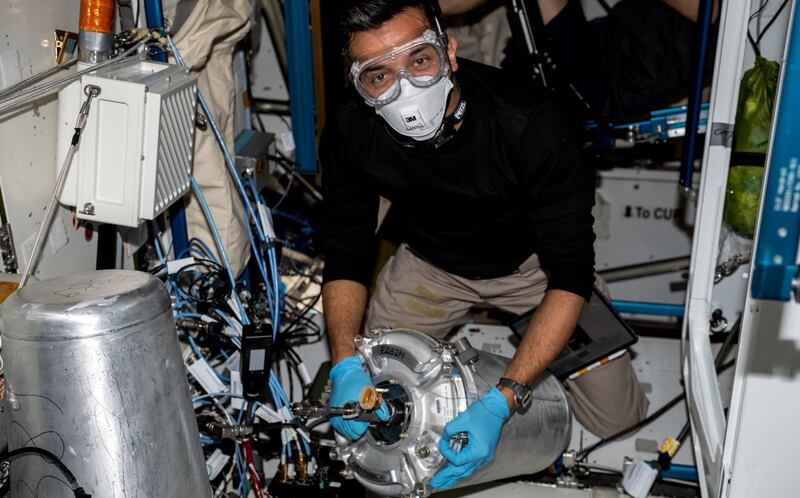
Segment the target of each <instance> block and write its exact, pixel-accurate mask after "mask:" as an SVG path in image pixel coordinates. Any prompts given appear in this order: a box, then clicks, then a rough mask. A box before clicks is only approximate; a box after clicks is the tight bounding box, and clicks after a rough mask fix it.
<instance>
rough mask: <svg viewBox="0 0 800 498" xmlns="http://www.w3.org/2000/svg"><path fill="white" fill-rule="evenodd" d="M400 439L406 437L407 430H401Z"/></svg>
mask: <svg viewBox="0 0 800 498" xmlns="http://www.w3.org/2000/svg"><path fill="white" fill-rule="evenodd" d="M400 439H408V433H407V432H401V433H400Z"/></svg>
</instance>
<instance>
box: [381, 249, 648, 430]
mask: <svg viewBox="0 0 800 498" xmlns="http://www.w3.org/2000/svg"><path fill="white" fill-rule="evenodd" d="M546 288H547V276H546V275H545V273H544V272H543V271H542V269H541V268H540V267H539V261H538V258H536V256H532V257H531V258H530V259H529V260H528V261H526V262H525V263H523V264H522V265H521V266H520V269H519V270H518V271H516V272H514V273H512V274H511V275H508V276H505V277H500V278H492V279H483V280H470V279H467V278H463V277H458V276H456V275H452V274H450V273H447V272H445V271H444V270H441V269H440V268H438V267H436V266H434V265H432V264H430V263H428V262H426V261H424V260H423V259H421V258H419V257H418V256H415V255H414V254H413V253H412V252H411V251H410V250H409V248H408V246H406V245H405V244H403V245H401V246H400V248H399V249H398V250H397V254H395V256H394V257H393V258H392V259H391V260H390V261H389V262H388V263H387V264H386V267H385V268H384V269H383V271H382V272H381V275H380V277H379V278H378V282H377V289H376V292H375V295H374V296H373V298H372V300H371V301H370V304H369V309H368V311H367V328H368V329H369V328H373V327H377V326H389V327H393V328H401V327H403V328H411V329H415V330H420V331H422V332H425V333H427V334H430V335H433V336H435V337H437V338H441V337H444V336H445V335H446V334H447V333H448V332H450V331H451V330H452V329H453V327H455V326H457V325H460V324H463V323H466V322H467V314H468V312H469V310H470V308H471V307H472V306H474V305H476V304H480V303H487V304H490V305H492V306H495V307H497V308H500V309H502V310H505V311H508V312H510V313H514V314H522V313H525V312H527V311H529V310H530V309H531V308H533V307H534V306H536V305H538V304H539V303H540V302H541V300H542V298H543V297H544V292H545V289H546ZM564 386H565V387H566V389H567V391H568V394H569V398H570V401H571V404H572V409H573V412H574V413H575V417H576V418H577V419H578V421H580V423H581V424H583V426H584V427H586V428H587V429H588V430H590V431H591V432H593V433H594V434H596V435H598V436H600V437H606V436H609V435H611V434H613V433H615V432H617V431H619V430H621V429H624V428H626V427H629V426H631V425H633V424H635V423H636V422H638V421H639V420H641V419H642V418H644V416H645V415H646V414H647V407H648V404H649V403H648V401H647V397H646V396H645V394H644V391H643V390H642V389H641V387H640V386H639V382H638V380H637V379H636V373H635V372H634V371H633V367H632V365H631V360H630V356H629V355H627V354H625V355H624V356H622V357H620V358H618V359H616V360H614V361H612V362H610V363H608V364H606V365H604V366H602V367H599V368H596V369H594V370H591V371H590V372H589V373H587V374H585V375H583V376H581V377H579V378H577V379H575V380H567V381H565V382H564Z"/></svg>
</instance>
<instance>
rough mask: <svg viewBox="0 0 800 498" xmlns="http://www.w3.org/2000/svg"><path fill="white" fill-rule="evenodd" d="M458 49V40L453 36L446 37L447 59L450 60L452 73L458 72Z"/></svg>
mask: <svg viewBox="0 0 800 498" xmlns="http://www.w3.org/2000/svg"><path fill="white" fill-rule="evenodd" d="M457 49H458V40H456V39H455V37H454V36H453V35H447V58H448V59H449V60H450V67H451V68H452V71H453V72H456V71H458V60H457V59H456V50H457Z"/></svg>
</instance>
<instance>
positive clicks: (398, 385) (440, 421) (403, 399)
mask: <svg viewBox="0 0 800 498" xmlns="http://www.w3.org/2000/svg"><path fill="white" fill-rule="evenodd" d="M356 341H357V346H358V353H359V354H360V355H361V357H362V359H363V361H364V363H365V365H366V366H367V368H368V370H369V371H370V373H371V374H372V379H373V382H374V383H375V385H376V386H377V387H379V388H381V389H382V390H383V391H384V394H383V397H384V400H385V401H386V402H387V403H388V404H389V405H390V408H391V412H392V417H391V418H390V419H389V420H388V421H386V422H380V423H375V424H372V425H371V426H370V428H369V430H368V431H367V433H366V435H365V436H364V437H362V438H361V439H359V440H357V441H355V442H353V441H349V440H347V439H345V438H343V437H342V436H339V435H337V443H338V445H339V448H338V450H337V451H338V456H339V458H340V459H341V460H343V461H344V462H345V463H346V464H347V466H348V467H349V468H350V469H351V470H352V471H353V474H354V475H355V477H356V479H358V480H359V481H360V482H361V483H362V484H363V485H364V486H365V487H366V488H368V489H370V490H371V491H373V492H375V493H377V494H379V495H381V496H396V497H407V498H409V497H414V498H417V497H421V496H426V495H428V494H429V493H430V492H431V489H430V486H429V482H430V479H431V478H432V477H433V475H434V474H436V472H437V471H438V470H439V468H440V467H441V466H442V464H443V459H444V457H442V455H441V454H440V453H439V449H438V442H439V438H440V435H441V433H442V430H443V429H444V426H445V425H446V424H447V423H448V422H450V421H451V420H453V419H454V418H455V417H456V416H457V415H458V414H459V413H460V412H462V411H464V410H466V409H467V406H469V404H470V403H473V402H474V401H476V400H477V399H479V398H480V397H481V396H482V395H484V394H485V393H486V392H487V391H488V390H489V389H490V388H492V387H493V386H494V385H495V384H496V383H497V381H498V380H499V379H500V377H502V375H503V373H504V371H505V369H506V366H507V365H508V363H509V361H510V360H509V359H508V358H504V357H502V356H497V355H494V354H490V353H486V352H484V351H476V350H474V349H472V348H471V346H469V344H468V343H467V342H460V343H457V344H455V345H452V344H449V343H446V342H440V341H437V340H436V339H434V338H432V337H430V336H428V335H426V334H424V333H422V332H417V331H415V330H408V329H396V330H391V329H376V330H374V331H371V332H370V334H369V337H358V338H357V339H356ZM532 394H533V401H532V403H531V405H530V407H529V408H528V409H527V411H524V412H518V413H515V414H513V415H512V416H511V418H510V419H509V420H508V422H506V424H505V426H504V428H503V433H502V436H501V439H500V443H499V444H498V446H497V452H496V456H495V459H494V461H493V462H492V463H490V464H489V465H487V466H486V467H484V468H482V469H480V470H478V471H477V472H476V473H475V474H473V475H472V476H470V477H469V478H468V479H465V480H464V481H462V482H460V483H459V486H467V485H471V484H479V483H484V482H490V481H495V480H498V479H504V478H507V477H512V476H515V475H522V474H533V473H535V472H539V471H541V470H544V469H545V468H547V467H548V466H549V465H550V464H552V463H553V462H555V461H556V460H557V459H558V457H559V456H561V454H562V453H563V451H564V449H565V448H566V446H567V444H568V443H569V439H570V435H571V430H572V416H571V412H570V406H569V401H568V400H567V396H566V393H565V392H564V388H563V387H562V386H561V383H560V382H558V380H556V379H555V378H554V377H552V376H551V375H549V374H544V375H542V376H541V378H540V379H539V380H538V381H537V382H536V385H535V386H534V387H533V393H532ZM467 444H468V443H467Z"/></svg>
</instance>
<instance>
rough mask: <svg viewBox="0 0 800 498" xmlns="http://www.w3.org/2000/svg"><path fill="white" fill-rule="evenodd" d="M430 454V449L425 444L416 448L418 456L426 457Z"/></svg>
mask: <svg viewBox="0 0 800 498" xmlns="http://www.w3.org/2000/svg"><path fill="white" fill-rule="evenodd" d="M430 455H431V450H430V448H428V447H427V446H423V447H422V448H417V456H418V457H420V458H428V457H429V456H430Z"/></svg>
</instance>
